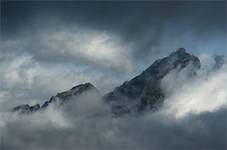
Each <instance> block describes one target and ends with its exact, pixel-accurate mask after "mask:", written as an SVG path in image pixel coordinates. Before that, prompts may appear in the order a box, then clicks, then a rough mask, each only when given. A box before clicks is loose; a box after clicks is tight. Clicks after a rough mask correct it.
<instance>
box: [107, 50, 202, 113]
mask: <svg viewBox="0 0 227 150" xmlns="http://www.w3.org/2000/svg"><path fill="white" fill-rule="evenodd" d="M189 65H191V66H192V67H191V68H190V69H191V74H192V75H193V74H194V73H195V71H196V70H197V69H199V68H200V60H199V59H198V58H197V57H196V56H193V55H191V54H189V53H187V52H186V50H185V49H184V48H179V49H178V50H177V51H175V52H173V53H171V54H170V55H169V56H168V57H165V58H163V59H159V60H156V61H155V62H154V63H153V64H152V65H151V66H150V67H149V68H147V69H146V70H145V71H143V72H142V73H141V74H140V75H138V76H136V77H135V78H133V79H131V80H130V81H126V82H124V83H123V84H122V85H121V86H119V87H117V88H115V89H114V90H113V91H112V92H110V93H107V94H106V95H105V96H104V97H103V98H104V100H105V101H106V102H107V103H110V104H111V107H112V111H113V113H114V114H115V115H122V114H124V113H129V112H142V111H144V110H146V109H152V110H154V109H157V107H158V106H159V105H160V104H161V103H162V101H163V100H164V97H165V94H164V93H163V91H162V90H161V87H160V81H161V79H162V78H164V77H165V76H166V75H167V74H168V73H169V72H171V71H172V70H174V69H178V70H179V71H180V70H181V69H183V68H185V67H187V66H189Z"/></svg>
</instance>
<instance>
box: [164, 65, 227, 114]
mask: <svg viewBox="0 0 227 150" xmlns="http://www.w3.org/2000/svg"><path fill="white" fill-rule="evenodd" d="M207 63H208V62H207ZM209 64H210V62H209ZM204 66H208V65H204ZM208 69H209V68H203V69H202V70H199V71H198V72H197V75H196V76H195V77H188V76H187V74H188V73H187V71H188V70H190V67H189V68H186V69H184V70H183V71H181V72H180V73H179V72H178V71H173V72H172V73H170V74H168V75H167V76H166V77H165V78H164V79H163V80H162V89H163V90H164V91H165V93H166V100H165V104H164V105H165V106H164V108H163V111H166V112H168V113H173V114H175V115H176V117H182V116H184V115H187V113H189V112H193V113H201V112H204V111H211V112H212V111H214V110H216V109H218V108H219V107H222V106H223V105H226V104H227V103H226V100H227V94H226V88H227V86H226V85H227V77H226V73H227V68H226V65H224V66H222V68H221V69H219V70H217V71H212V70H208Z"/></svg>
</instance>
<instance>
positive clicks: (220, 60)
mask: <svg viewBox="0 0 227 150" xmlns="http://www.w3.org/2000/svg"><path fill="white" fill-rule="evenodd" d="M214 61H215V64H214V66H213V70H218V69H220V68H221V67H222V66H223V65H224V64H225V56H224V55H216V56H215V57H214Z"/></svg>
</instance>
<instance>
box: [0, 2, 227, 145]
mask: <svg viewBox="0 0 227 150" xmlns="http://www.w3.org/2000/svg"><path fill="white" fill-rule="evenodd" d="M225 4H226V2H224V1H223V2H222V1H219V2H211V1H210V2H203V1H201V2H195V1H193V2H191V1H190V2H189V1H188V2H148V1H146V2H74V1H70V2H69V1H68V2H61V1H55V2H52V1H50V2H42V1H40V2H38V1H34V2H33V1H31V2H21V1H18V2H12V1H9V2H8V1H1V47H0V63H1V65H0V84H1V87H0V137H1V141H2V142H1V144H2V147H4V148H6V149H7V148H8V149H17V148H22V149H47V148H53V149H65V148H72V149H75V148H76V149H80V148H81V149H82V148H105V149H113V148H121V149H122V148H134V149H135V148H137V149H142V148H149V149H150V148H155V149H172V148H189V149H198V148H204V149H206V148H209V149H226V142H225V141H226V85H227V83H226V82H227V81H226V80H227V79H226V77H225V74H226V73H227V72H226V68H225V67H223V68H222V69H221V70H219V71H216V72H214V73H211V72H210V69H211V67H210V66H212V63H213V61H211V58H212V57H211V56H212V55H213V53H217V54H219V53H221V54H223V53H224V54H225V53H226V44H225V43H226V42H225V41H226V34H225V33H226V22H225V18H226V13H225V10H226V5H225ZM178 47H185V48H186V49H187V51H188V52H191V53H194V54H201V53H202V57H200V59H201V61H202V63H204V64H203V66H204V67H203V68H202V71H200V72H198V76H197V77H195V78H192V79H188V77H187V76H185V72H187V70H184V71H183V72H181V74H178V75H176V74H175V72H172V73H171V74H170V75H169V76H167V77H166V78H165V79H164V80H163V88H164V90H165V92H166V94H167V99H166V101H165V102H166V103H165V104H164V106H163V109H161V110H160V112H156V113H149V112H148V113H146V114H145V115H144V116H140V117H135V116H126V117H123V118H113V117H111V114H110V112H109V109H108V106H106V105H105V104H103V103H102V101H101V99H100V98H99V97H98V98H96V96H93V95H92V94H91V95H90V94H88V95H87V96H83V97H80V98H79V99H77V100H75V101H72V102H71V103H69V104H68V105H65V106H63V107H60V108H59V107H58V106H52V107H49V108H48V109H47V110H46V111H42V112H38V113H35V114H31V115H25V116H23V115H17V114H10V113H7V110H8V108H12V107H14V106H16V105H18V104H24V103H29V104H35V103H42V102H43V101H45V100H47V99H49V98H50V96H52V95H55V94H56V93H57V92H61V91H64V90H67V89H69V88H71V87H73V86H75V85H76V84H79V83H83V82H92V83H95V85H96V86H97V87H98V88H99V89H100V91H101V92H102V93H106V92H107V91H110V90H111V89H112V88H113V87H115V86H117V85H120V83H122V82H123V81H125V80H126V79H130V78H132V77H134V76H135V75H136V74H138V73H140V72H142V70H144V69H146V68H147V67H148V66H149V65H151V64H152V62H153V61H154V60H156V59H157V58H161V57H162V56H166V55H167V54H169V53H170V51H173V50H175V49H176V48H178ZM204 53H205V54H204ZM207 69H208V70H207ZM2 85H3V86H2ZM179 106H181V107H179ZM163 112H164V113H163Z"/></svg>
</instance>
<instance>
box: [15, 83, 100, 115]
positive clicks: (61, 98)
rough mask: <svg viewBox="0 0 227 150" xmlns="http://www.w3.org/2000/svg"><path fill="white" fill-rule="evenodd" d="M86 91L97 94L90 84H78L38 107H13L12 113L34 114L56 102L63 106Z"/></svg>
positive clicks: (25, 105) (37, 105)
mask: <svg viewBox="0 0 227 150" xmlns="http://www.w3.org/2000/svg"><path fill="white" fill-rule="evenodd" d="M88 91H95V92H96V93H99V92H98V90H97V89H96V88H95V86H93V85H92V84H91V83H89V82H88V83H84V84H79V85H77V86H74V87H73V88H71V89H70V90H67V91H64V92H61V93H57V95H56V96H52V97H51V98H50V99H49V100H48V101H45V102H44V103H43V105H41V106H40V104H36V105H34V106H30V105H28V104H24V105H19V106H17V107H14V108H13V109H12V111H14V112H19V113H31V112H36V111H38V110H42V109H45V108H46V107H48V106H49V105H50V104H52V103H55V102H56V101H58V102H59V104H60V105H61V104H64V103H65V102H66V101H69V100H71V99H72V98H75V99H76V98H77V96H79V95H81V94H83V93H85V92H88Z"/></svg>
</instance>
